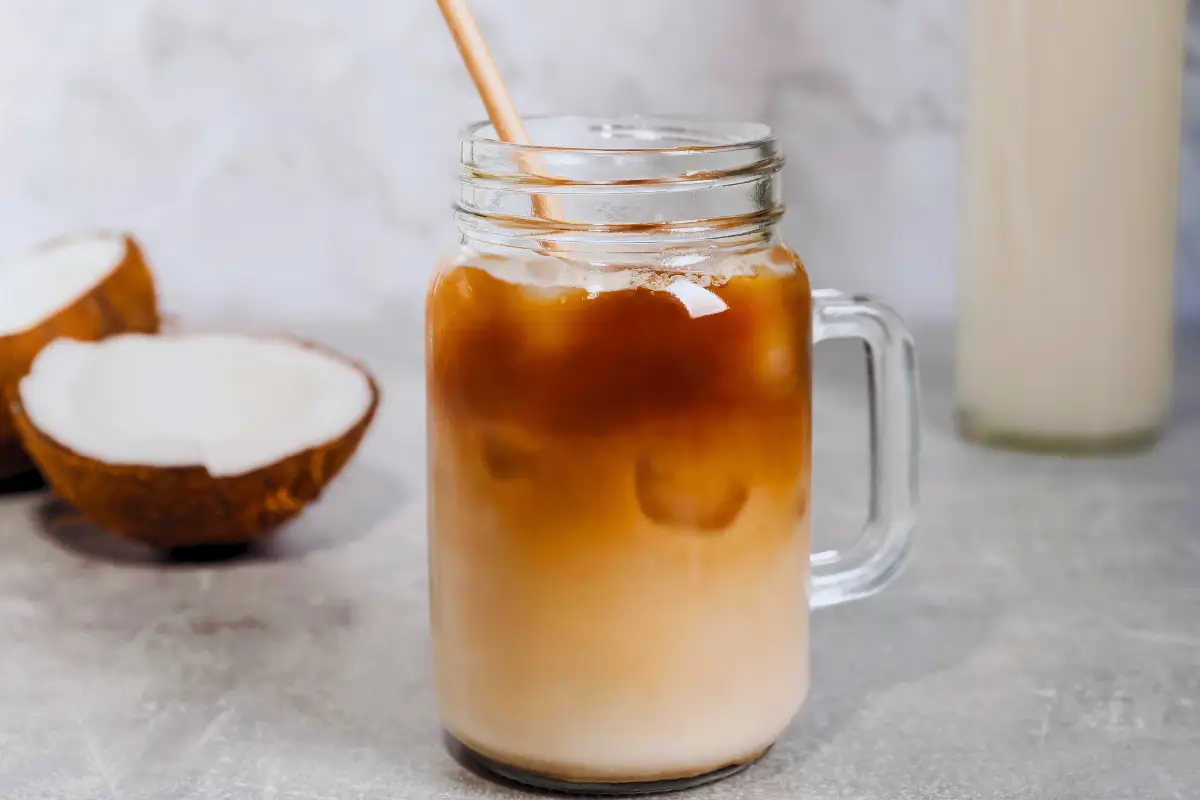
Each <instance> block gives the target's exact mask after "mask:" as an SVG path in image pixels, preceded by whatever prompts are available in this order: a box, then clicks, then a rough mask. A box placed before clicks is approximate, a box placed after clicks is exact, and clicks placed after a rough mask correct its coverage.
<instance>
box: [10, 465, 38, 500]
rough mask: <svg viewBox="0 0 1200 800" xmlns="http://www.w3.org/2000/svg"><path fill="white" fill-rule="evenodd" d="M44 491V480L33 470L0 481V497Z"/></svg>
mask: <svg viewBox="0 0 1200 800" xmlns="http://www.w3.org/2000/svg"><path fill="white" fill-rule="evenodd" d="M45 489H46V480H45V478H43V477H42V474H41V473H40V472H38V471H37V470H35V469H31V470H26V471H25V472H20V473H17V474H16V475H11V476H9V477H7V478H4V479H0V497H4V496H7V495H14V494H29V493H32V492H41V491H44V490H45Z"/></svg>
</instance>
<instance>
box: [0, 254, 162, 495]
mask: <svg viewBox="0 0 1200 800" xmlns="http://www.w3.org/2000/svg"><path fill="white" fill-rule="evenodd" d="M77 236H78V234H75V235H73V236H72V238H75V237H77ZM60 242H61V240H60V239H55V240H51V241H49V242H45V243H44V244H42V245H41V246H40V247H39V248H38V249H47V248H52V247H55V246H56V245H58V244H59V243H60ZM158 326H159V317H158V299H157V296H156V295H155V290H154V278H153V276H152V275H151V274H150V269H149V267H147V266H146V259H145V257H144V256H143V254H142V249H141V247H140V246H139V245H138V243H137V242H136V241H135V240H134V238H133V237H132V236H128V235H126V236H125V258H124V259H123V260H122V261H121V263H120V264H118V265H117V266H116V268H114V269H113V271H112V272H110V273H109V274H108V277H106V278H104V280H102V281H100V282H99V283H98V284H96V286H94V287H93V288H92V289H91V291H89V292H87V293H86V294H84V295H81V296H80V297H79V298H77V299H76V300H75V301H74V302H72V303H71V304H70V305H68V306H67V307H65V308H63V309H62V310H61V311H59V312H57V313H55V314H54V315H52V316H50V317H49V318H47V319H45V320H43V321H42V322H41V323H39V324H38V325H36V326H35V327H33V328H30V329H29V330H26V331H22V332H20V333H14V334H11V335H9V336H0V394H2V393H6V392H7V391H9V390H11V389H12V388H13V387H15V386H16V384H17V382H18V381H20V380H21V378H23V377H25V375H26V374H28V372H29V368H30V365H32V364H33V360H34V358H36V357H37V354H38V353H39V352H41V350H42V348H43V347H45V346H46V345H48V344H49V343H50V342H52V341H54V340H55V339H58V338H60V337H67V338H70V339H79V340H81V341H96V340H98V339H103V338H105V337H106V336H112V335H113V334H116V333H157V332H158ZM32 466H33V465H32V463H31V461H30V460H29V458H28V457H27V456H26V454H25V453H24V451H23V450H22V448H21V442H20V441H19V438H18V436H17V430H16V427H15V424H14V421H13V418H12V415H11V414H10V413H9V411H8V409H7V407H5V405H4V404H0V479H2V478H6V477H9V476H10V475H15V474H17V473H19V472H24V471H25V470H28V469H30V468H31V467H32Z"/></svg>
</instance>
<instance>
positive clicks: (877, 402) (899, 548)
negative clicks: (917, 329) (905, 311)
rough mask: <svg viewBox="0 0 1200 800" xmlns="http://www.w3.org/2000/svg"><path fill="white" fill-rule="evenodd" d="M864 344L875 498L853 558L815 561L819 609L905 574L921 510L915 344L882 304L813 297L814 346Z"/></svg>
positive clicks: (824, 556)
mask: <svg viewBox="0 0 1200 800" xmlns="http://www.w3.org/2000/svg"><path fill="white" fill-rule="evenodd" d="M831 339H862V340H863V343H864V344H865V345H866V356H867V391H868V394H869V400H870V404H869V409H870V431H871V435H870V445H871V493H870V496H869V497H870V499H869V503H868V506H867V523H866V526H865V527H864V528H863V532H862V535H861V536H859V538H858V540H857V541H856V542H855V543H854V544H853V545H851V546H850V547H849V548H848V549H846V550H826V551H824V552H821V553H814V554H813V556H812V591H811V597H810V605H811V607H812V608H822V607H824V606H832V605H837V604H839V603H845V602H848V601H850V600H856V599H858V598H860V597H866V596H867V595H870V594H874V593H875V592H877V591H879V590H880V589H882V588H883V587H884V586H885V585H887V584H888V583H890V582H891V581H892V579H894V578H895V577H896V575H897V574H898V573H899V571H900V568H901V567H902V566H903V564H904V561H905V557H906V556H907V554H908V551H909V547H910V545H911V544H912V532H913V523H914V519H915V512H916V507H917V471H918V468H917V460H918V450H919V445H920V441H919V438H920V437H919V410H918V409H919V400H918V396H917V363H916V352H915V348H914V347H913V340H912V336H911V335H910V334H909V332H908V330H907V329H906V328H905V326H904V323H903V322H902V321H901V320H900V318H899V317H898V316H897V315H896V314H895V312H893V311H892V310H891V309H889V308H888V307H887V306H884V305H882V304H880V303H877V302H875V301H873V300H871V299H869V298H866V297H861V296H851V295H846V294H843V293H841V292H836V291H832V290H821V291H815V292H813V343H814V344H816V343H819V342H824V341H829V340H831Z"/></svg>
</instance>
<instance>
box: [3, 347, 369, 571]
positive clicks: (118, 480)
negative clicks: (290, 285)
mask: <svg viewBox="0 0 1200 800" xmlns="http://www.w3.org/2000/svg"><path fill="white" fill-rule="evenodd" d="M306 346H310V347H316V346H315V345H306ZM318 349H320V350H321V351H322V352H324V353H329V354H330V355H334V356H335V357H337V358H341V359H342V360H343V361H345V362H346V363H350V364H352V365H353V366H354V367H355V368H357V369H359V370H360V371H361V372H362V373H363V374H364V375H365V376H366V377H367V380H368V382H369V384H370V387H371V404H370V406H369V407H368V409H367V411H366V413H365V414H363V416H362V418H361V419H359V420H358V422H356V423H355V424H354V426H353V427H352V428H350V429H349V430H347V431H346V432H345V433H344V434H342V435H341V436H340V437H338V438H337V439H335V440H333V441H331V442H327V443H325V444H323V445H320V446H319V447H313V448H310V449H308V450H303V451H301V452H298V453H296V454H294V455H292V456H288V457H287V458H285V459H283V460H282V461H277V462H275V463H274V464H271V465H269V466H266V467H262V468H260V469H257V470H254V471H253V472H247V473H245V474H242V475H231V476H227V477H213V476H212V475H210V474H209V472H208V470H206V469H205V468H204V467H202V466H195V467H151V466H134V465H122V464H107V463H105V462H103V461H99V460H97V459H94V458H89V457H87V456H83V455H80V454H79V453H76V452H74V451H73V450H71V449H70V448H68V447H65V446H64V445H62V444H61V443H59V442H58V441H56V440H55V439H53V438H52V437H50V436H49V435H47V434H45V433H43V432H41V431H40V430H38V429H37V428H35V427H34V426H33V424H32V422H31V421H30V420H29V417H28V415H27V414H26V413H25V409H24V406H23V405H22V403H21V400H20V395H19V392H17V391H10V392H9V404H10V407H11V409H12V414H13V418H14V420H15V421H16V426H17V430H18V432H19V434H20V437H21V441H22V443H23V444H24V446H25V449H26V450H27V452H28V453H29V454H30V456H31V457H32V459H33V461H34V463H35V464H36V465H37V467H38V469H40V470H41V472H42V474H43V475H44V476H45V478H46V481H47V482H48V483H49V484H50V486H51V487H52V488H53V489H54V491H55V492H57V493H58V494H59V495H61V496H62V497H63V498H65V499H66V500H67V501H69V502H70V503H71V504H72V505H74V506H75V507H76V508H77V509H79V510H80V511H81V512H82V513H83V514H84V516H86V517H87V518H89V519H90V520H91V521H92V522H94V523H95V524H97V525H99V526H101V527H103V528H105V529H107V530H108V531H110V532H112V533H115V534H117V535H118V536H121V537H123V538H126V539H131V540H133V541H136V542H141V543H143V544H148V545H151V546H154V547H159V548H164V549H166V548H173V547H190V546H197V545H213V544H240V543H243V542H248V541H251V540H253V539H256V538H259V537H262V536H265V535H267V534H269V533H271V532H273V531H274V530H275V529H276V528H278V527H279V526H280V525H282V524H283V523H285V522H287V521H288V520H290V519H292V518H293V517H295V516H296V515H297V514H299V513H300V511H301V510H302V509H303V508H304V507H305V506H306V505H308V504H309V503H311V502H313V501H314V500H316V499H317V498H318V497H320V495H321V492H322V491H323V490H324V489H325V487H326V486H328V485H329V483H330V481H332V480H333V479H334V478H335V477H336V476H337V474H338V473H339V472H341V470H342V468H343V467H344V466H345V465H346V462H348V461H349V460H350V457H351V456H353V455H354V453H355V451H356V450H357V449H358V446H359V444H360V443H361V442H362V438H363V435H364V434H365V433H366V431H367V428H368V427H370V425H371V422H372V421H373V420H374V418H375V412H376V410H377V409H378V407H379V387H378V385H377V384H376V382H375V379H374V377H373V376H372V375H371V374H370V372H369V371H368V370H367V369H366V367H364V366H362V365H361V364H358V363H356V362H352V361H350V360H349V359H345V358H342V357H341V356H338V355H337V354H334V353H330V351H329V350H327V349H326V348H318Z"/></svg>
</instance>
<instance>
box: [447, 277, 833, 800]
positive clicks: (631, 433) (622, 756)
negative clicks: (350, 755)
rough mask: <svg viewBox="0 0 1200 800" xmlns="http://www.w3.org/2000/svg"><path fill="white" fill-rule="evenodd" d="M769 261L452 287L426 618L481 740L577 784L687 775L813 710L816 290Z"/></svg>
mask: <svg viewBox="0 0 1200 800" xmlns="http://www.w3.org/2000/svg"><path fill="white" fill-rule="evenodd" d="M771 258H772V256H771V254H769V253H759V254H756V255H755V256H753V257H750V258H749V260H748V261H744V262H738V263H735V264H725V265H722V269H720V270H716V269H711V270H709V271H708V274H703V275H701V274H693V273H689V274H684V275H680V274H679V273H661V272H659V273H656V272H654V271H650V270H636V269H630V270H623V271H621V272H616V271H612V272H607V273H603V272H602V273H600V274H599V275H598V274H597V273H596V271H594V270H579V269H578V268H575V267H572V266H571V265H567V266H566V267H565V268H564V267H560V266H558V265H553V264H549V265H548V264H538V265H537V266H536V267H535V271H536V272H537V273H538V274H540V275H542V276H543V278H533V279H530V278H529V277H528V274H529V273H528V269H529V263H528V262H526V263H524V264H520V263H518V264H513V263H508V262H504V261H502V260H498V259H471V260H470V262H469V263H462V264H460V265H458V266H456V267H450V268H448V269H447V270H446V271H444V273H443V274H442V275H441V276H440V277H439V279H438V281H437V282H436V284H435V286H434V288H433V289H432V291H431V293H430V298H429V332H430V352H429V393H430V396H429V409H430V415H429V454H430V467H431V472H430V537H431V540H430V569H431V608H432V627H433V635H434V653H435V659H436V673H437V688H438V704H439V709H440V713H441V716H442V720H443V723H444V725H445V726H446V728H447V729H448V730H449V731H450V732H451V733H452V734H453V735H455V736H456V737H458V738H459V739H460V740H462V741H463V742H464V743H466V744H467V745H468V746H470V747H472V748H474V749H476V750H477V751H479V752H480V753H482V754H484V755H486V756H489V757H491V758H493V759H495V760H498V761H501V762H504V763H506V764H509V765H512V766H516V767H520V768H524V769H526V770H530V771H533V772H536V773H540V774H543V775H547V776H551V777H555V778H559V779H562V780H568V781H612V782H621V781H643V780H655V779H666V778H679V777H687V776H692V775H697V774H703V773H706V772H709V771H712V770H715V769H719V768H721V767H723V766H726V765H729V764H735V763H740V762H744V761H748V760H751V759H753V758H755V757H756V756H757V755H759V754H761V753H762V752H763V751H764V750H765V749H766V748H767V747H769V746H770V745H771V743H772V742H774V741H775V739H776V738H777V737H778V736H779V734H780V733H781V732H782V731H783V729H784V728H785V727H786V725H787V724H788V722H789V721H790V720H791V718H792V717H793V715H794V714H795V713H796V711H797V709H798V708H799V707H800V705H801V703H802V702H803V699H804V697H805V695H806V693H807V689H808V680H809V677H808V624H807V619H808V603H807V598H806V595H805V587H806V581H807V571H808V558H809V555H808V554H809V537H808V523H807V520H808V510H807V509H808V491H809V461H810V457H809V451H810V444H809V442H810V423H809V385H810V384H809V363H808V351H809V325H810V322H809V303H810V296H809V290H808V285H807V281H806V280H805V278H804V276H803V273H802V272H800V271H795V268H794V266H793V265H794V263H795V262H794V260H793V258H792V257H791V256H790V254H786V259H784V258H783V257H782V255H781V254H776V255H775V258H776V259H777V260H776V262H775V263H772V261H771ZM753 260H758V261H759V263H758V264H753V263H750V262H751V261H753ZM785 260H786V262H787V265H788V266H787V268H785V267H784V266H783V264H782V262H783V261H785ZM545 276H552V277H545ZM681 278H682V280H683V281H684V282H686V283H687V284H688V286H691V287H697V288H700V289H705V290H706V291H707V292H710V293H711V296H709V295H708V294H693V295H690V296H689V295H688V292H689V291H690V290H684V291H682V292H681V291H679V290H678V286H679V281H680V279H681ZM604 281H610V283H609V284H604V283H603V282H604ZM564 284H565V285H564ZM602 284H603V286H604V288H597V287H599V286H601V285H602ZM672 287H676V288H675V290H672ZM680 295H684V296H683V297H681V296H680ZM718 306H723V308H718Z"/></svg>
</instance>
